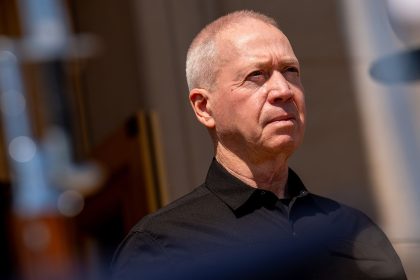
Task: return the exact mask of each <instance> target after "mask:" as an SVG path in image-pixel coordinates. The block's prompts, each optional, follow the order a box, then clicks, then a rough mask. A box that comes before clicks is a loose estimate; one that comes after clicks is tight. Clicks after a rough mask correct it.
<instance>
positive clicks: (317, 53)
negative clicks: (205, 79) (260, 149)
mask: <svg viewBox="0 0 420 280" xmlns="http://www.w3.org/2000/svg"><path fill="white" fill-rule="evenodd" d="M239 9H253V10H255V11H259V12H262V13H265V14H267V15H269V16H271V17H273V18H275V19H276V20H277V21H278V23H279V25H280V27H281V29H282V30H283V31H284V33H285V34H286V35H287V36H288V37H289V39H290V41H291V43H292V45H293V47H294V50H295V53H296V55H297V56H298V58H299V60H300V63H301V66H302V80H303V85H304V87H305V92H306V99H307V111H308V126H307V132H306V137H305V141H304V144H303V145H302V147H301V148H300V149H299V151H298V152H297V153H296V154H295V155H294V156H293V158H292V159H291V163H290V165H291V167H292V168H293V169H294V170H295V171H297V173H298V174H299V175H300V176H301V178H302V179H303V181H304V183H305V185H306V186H307V187H308V189H309V190H310V191H311V192H314V193H318V194H321V195H325V196H328V197H332V198H334V199H337V200H339V201H341V202H343V203H346V204H348V205H351V206H353V207H356V208H359V209H361V210H363V211H364V212H366V213H367V214H368V215H369V216H370V217H371V218H372V219H373V220H374V221H375V222H376V223H378V224H379V225H380V226H381V227H382V229H383V230H384V231H385V232H386V234H387V235H388V237H389V238H390V240H391V241H392V243H393V245H394V247H395V248H396V250H397V251H398V253H399V255H400V257H401V259H402V261H403V264H404V267H405V269H406V272H407V275H408V276H409V279H420V266H419V264H420V263H419V262H418V260H419V259H420V222H419V221H418V215H419V214H420V204H419V203H418V202H419V201H420V172H419V171H420V169H419V167H420V122H419V121H417V120H419V119H420V115H419V112H420V86H419V81H420V69H419V68H420V61H419V60H420V59H419V57H420V55H419V49H420V41H419V38H420V17H419V16H418V13H416V11H420V3H419V2H418V1H415V0H401V1H397V0H394V1H392V0H389V1H382V0H372V1H363V0H351V1H350V0H342V1H335V0H324V1H309V0H300V1H294V2H292V1H286V0H266V1H256V0H241V1H239V0H154V1H150V0H120V1H112V0H101V1H99V0H89V1H85V0H68V1H59V0H21V1H19V0H0V108H1V111H0V120H1V122H0V135H1V137H0V200H1V202H0V207H1V210H0V223H1V227H2V229H3V230H2V231H1V233H0V258H1V261H0V266H1V268H0V273H1V276H0V278H1V279H106V278H107V277H108V275H109V263H110V262H111V258H112V253H113V252H114V250H115V249H116V246H117V245H118V243H119V242H120V241H121V240H122V239H123V237H124V236H125V234H126V233H127V232H128V230H129V229H130V228H131V226H133V225H134V223H135V222H136V221H137V220H138V219H140V218H141V217H142V216H144V215H146V214H147V213H150V212H153V211H155V210H156V209H158V208H159V207H162V206H163V205H166V204H167V203H169V202H171V201H173V200H175V199H177V198H179V197H180V196H182V195H184V194H186V193H187V192H188V191H190V190H192V189H193V188H194V187H196V186H198V185H199V184H200V183H202V182H203V180H204V178H205V175H206V172H207V168H208V166H209V164H210V162H211V160H212V154H213V150H212V145H211V143H210V139H209V137H208V135H207V131H206V130H205V129H204V128H203V127H201V126H200V125H199V124H198V122H197V121H196V120H195V117H194V115H193V112H192V110H191V108H190V105H189V102H188V90H187V85H186V80H185V70H184V65H185V57H186V52H187V49H188V46H189V43H190V42H191V40H192V39H193V37H194V36H195V35H196V33H197V32H198V31H199V30H200V29H201V28H202V27H203V26H204V25H205V24H207V23H209V22H210V21H212V20H214V19H216V18H217V17H219V16H221V15H224V14H226V13H228V12H231V11H234V10H239Z"/></svg>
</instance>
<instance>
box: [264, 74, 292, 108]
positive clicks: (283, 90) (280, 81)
mask: <svg viewBox="0 0 420 280" xmlns="http://www.w3.org/2000/svg"><path fill="white" fill-rule="evenodd" d="M267 86H268V101H269V102H270V103H276V102H279V101H280V102H286V101H288V100H289V99H291V98H292V96H293V92H292V89H291V88H290V84H289V82H288V81H287V79H286V78H285V77H284V75H283V73H281V72H279V71H274V72H273V74H272V75H271V77H270V79H269V81H268V84H267Z"/></svg>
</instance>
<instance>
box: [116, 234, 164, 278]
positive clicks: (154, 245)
mask: <svg viewBox="0 0 420 280" xmlns="http://www.w3.org/2000/svg"><path fill="white" fill-rule="evenodd" d="M166 264H167V262H166V252H165V250H164V248H163V247H162V246H161V244H159V242H158V240H156V239H155V238H154V237H153V236H152V235H151V234H150V233H148V232H137V231H135V232H132V233H130V234H129V235H128V236H127V237H126V238H125V240H124V241H123V242H122V243H121V245H120V246H119V248H118V249H117V251H116V253H115V255H114V258H113V261H112V264H111V270H112V279H113V280H117V279H118V280H125V279H160V278H162V277H163V276H162V277H161V276H159V275H158V273H159V272H160V271H166V270H162V269H160V268H161V266H164V265H166Z"/></svg>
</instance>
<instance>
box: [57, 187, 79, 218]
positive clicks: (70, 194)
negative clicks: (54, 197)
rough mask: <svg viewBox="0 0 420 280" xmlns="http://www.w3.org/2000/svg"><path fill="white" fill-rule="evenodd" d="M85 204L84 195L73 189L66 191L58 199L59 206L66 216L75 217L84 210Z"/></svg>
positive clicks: (59, 209)
mask: <svg viewBox="0 0 420 280" xmlns="http://www.w3.org/2000/svg"><path fill="white" fill-rule="evenodd" d="M84 206H85V202H84V198H83V196H82V195H81V194H80V193H79V192H77V191H73V190H68V191H64V192H63V193H62V194H61V195H60V196H59V197H58V201H57V208H58V211H60V213H61V214H62V215H64V216H66V217H74V216H76V215H78V214H79V213H80V212H82V210H83V207H84Z"/></svg>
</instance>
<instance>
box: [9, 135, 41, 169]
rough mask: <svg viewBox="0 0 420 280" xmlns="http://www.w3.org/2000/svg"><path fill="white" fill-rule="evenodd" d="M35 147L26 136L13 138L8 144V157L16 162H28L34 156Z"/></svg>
mask: <svg viewBox="0 0 420 280" xmlns="http://www.w3.org/2000/svg"><path fill="white" fill-rule="evenodd" d="M35 153H36V145H35V143H34V141H33V140H32V139H31V138H29V137H27V136H19V137H16V138H14V139H13V140H12V141H11V142H10V144H9V155H10V157H11V158H12V159H13V160H15V161H17V162H21V163H24V162H28V161H30V160H31V159H33V157H34V156H35Z"/></svg>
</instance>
